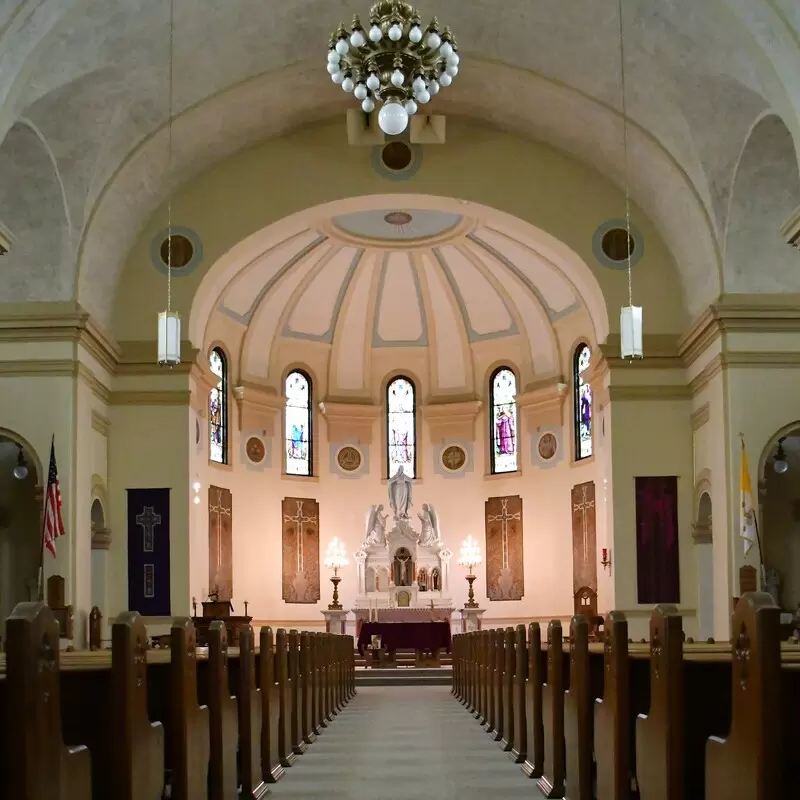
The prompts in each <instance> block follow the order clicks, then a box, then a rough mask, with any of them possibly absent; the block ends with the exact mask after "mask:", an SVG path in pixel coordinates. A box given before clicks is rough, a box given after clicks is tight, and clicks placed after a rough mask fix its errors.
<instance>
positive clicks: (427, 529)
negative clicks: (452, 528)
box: [417, 503, 442, 547]
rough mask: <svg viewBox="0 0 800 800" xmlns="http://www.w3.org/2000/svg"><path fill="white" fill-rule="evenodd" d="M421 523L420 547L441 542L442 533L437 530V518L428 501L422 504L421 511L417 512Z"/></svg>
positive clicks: (431, 545)
mask: <svg viewBox="0 0 800 800" xmlns="http://www.w3.org/2000/svg"><path fill="white" fill-rule="evenodd" d="M417 516H418V517H419V520H420V522H421V523H422V531H421V532H420V535H419V544H420V546H421V547H436V546H437V545H439V544H441V541H442V534H441V531H440V530H439V518H438V516H437V514H436V510H435V509H434V507H433V506H432V505H429V504H428V503H423V504H422V511H421V512H420V513H419V514H417Z"/></svg>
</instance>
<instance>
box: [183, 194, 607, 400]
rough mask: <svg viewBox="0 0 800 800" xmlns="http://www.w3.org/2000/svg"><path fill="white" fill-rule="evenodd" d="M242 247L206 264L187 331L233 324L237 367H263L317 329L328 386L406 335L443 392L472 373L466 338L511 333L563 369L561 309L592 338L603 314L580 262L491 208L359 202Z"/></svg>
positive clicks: (355, 381)
mask: <svg viewBox="0 0 800 800" xmlns="http://www.w3.org/2000/svg"><path fill="white" fill-rule="evenodd" d="M251 240H252V241H251ZM241 249H242V253H241V255H239V256H235V255H234V254H233V253H231V254H228V255H227V256H226V257H225V258H224V259H222V260H221V262H219V263H218V264H215V265H214V267H213V268H212V270H211V271H210V272H209V273H208V274H207V275H206V277H205V279H204V281H203V285H202V286H201V287H200V289H199V292H198V296H199V297H201V298H202V300H201V301H200V303H199V304H198V305H200V306H204V307H205V308H206V309H208V310H209V311H211V309H213V311H211V315H210V316H209V315H208V312H203V311H202V309H196V310H193V313H192V317H191V319H190V325H189V331H188V332H189V335H190V338H193V340H196V341H197V343H198V345H199V346H203V347H208V346H210V344H211V342H212V340H216V339H217V338H218V337H219V336H221V335H224V333H223V332H227V333H228V335H229V336H230V334H232V333H233V330H234V329H238V330H239V331H240V332H241V334H240V335H242V345H241V363H240V364H239V370H240V372H241V375H242V377H243V378H244V379H253V380H256V381H264V380H269V379H271V378H274V377H275V375H274V374H273V373H275V372H277V373H279V372H280V370H281V369H282V368H283V366H284V361H285V359H284V358H282V357H281V351H282V349H283V348H284V346H285V345H288V346H289V349H290V350H291V349H292V343H293V342H294V343H297V342H301V341H302V342H317V343H320V344H324V345H330V349H329V350H328V351H327V352H329V354H330V362H331V363H330V367H329V368H330V372H331V377H332V379H333V380H335V382H336V385H337V386H338V387H339V388H340V389H344V390H356V391H357V390H361V389H363V388H364V387H365V385H366V380H365V375H366V374H367V373H368V371H369V368H370V364H371V362H372V359H373V357H374V351H375V350H382V349H385V348H396V347H414V348H426V349H429V351H430V352H429V359H430V361H431V362H432V365H433V366H434V367H435V374H436V375H437V376H438V377H437V383H438V385H437V389H438V390H441V391H452V390H456V389H459V388H463V387H465V386H467V385H471V383H472V380H473V378H472V361H473V359H472V357H471V356H470V348H471V347H472V346H473V345H478V346H479V347H480V346H481V345H480V344H479V343H481V342H488V341H491V340H497V339H514V340H515V341H517V342H518V343H519V346H520V350H519V352H520V353H521V355H522V358H523V361H524V363H525V364H526V365H530V368H531V371H532V373H533V374H534V375H537V376H540V377H546V376H552V375H557V374H559V373H560V372H561V367H562V364H561V361H562V358H561V352H560V346H559V342H558V337H557V334H556V333H555V329H554V328H555V327H557V324H558V322H559V321H560V320H565V319H567V318H568V317H570V316H572V315H573V314H576V313H578V312H580V311H584V310H586V311H589V316H588V317H587V315H586V314H585V313H584V314H582V315H581V316H580V318H579V321H578V323H577V324H578V325H585V326H587V329H586V330H584V331H583V335H584V336H586V337H588V338H589V339H591V340H594V339H596V338H598V337H603V336H604V335H605V330H604V327H607V325H608V320H607V317H606V316H605V313H604V310H602V309H600V310H598V309H596V308H594V307H595V306H597V297H598V296H599V297H600V302H601V303H602V295H601V294H599V287H598V286H597V284H596V281H594V279H593V277H592V276H591V273H590V272H589V270H588V269H586V270H584V271H583V272H581V271H580V270H577V269H576V268H575V266H574V265H573V264H571V263H568V262H566V261H563V260H562V259H561V258H560V256H559V255H556V254H555V253H554V252H553V251H551V250H549V249H548V247H547V244H546V243H545V242H544V241H538V240H535V239H533V238H530V237H528V236H527V235H525V234H523V233H521V232H520V230H517V229H514V228H511V227H509V226H508V225H507V224H504V223H503V221H502V220H501V219H500V218H498V219H486V220H484V219H483V218H482V217H478V216H476V215H472V214H468V213H464V214H457V213H445V212H443V211H437V210H432V209H421V208H414V207H410V208H405V207H403V208H402V209H400V210H399V209H397V208H388V207H387V208H385V209H369V210H363V211H356V212H354V213H346V214H341V215H337V216H333V217H329V218H324V217H323V218H319V219H316V220H314V221H313V222H311V224H306V222H305V221H299V222H298V223H297V224H292V223H287V224H278V225H276V226H273V230H270V229H266V230H265V232H263V233H261V234H255V235H254V236H253V237H251V239H248V240H246V241H245V242H244V243H242V245H241ZM594 316H597V317H598V318H597V319H594V318H593V317H594ZM231 320H233V321H234V322H235V323H237V324H236V326H235V328H231V322H230V321H231ZM592 328H594V329H592ZM204 329H205V333H202V331H203V330H204ZM574 336H575V330H574V326H573V329H571V331H570V344H571V343H572V337H574ZM292 352H294V353H296V350H292Z"/></svg>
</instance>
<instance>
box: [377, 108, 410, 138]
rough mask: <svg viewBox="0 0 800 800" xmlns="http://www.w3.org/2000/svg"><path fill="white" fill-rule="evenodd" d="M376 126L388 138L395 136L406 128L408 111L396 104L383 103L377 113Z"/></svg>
mask: <svg viewBox="0 0 800 800" xmlns="http://www.w3.org/2000/svg"><path fill="white" fill-rule="evenodd" d="M378 125H380V128H381V130H382V131H383V132H384V133H385V134H387V135H388V136H397V135H398V134H401V133H402V132H403V131H404V130H405V129H406V128H407V127H408V111H406V109H405V108H403V106H402V105H400V103H398V102H390V103H385V104H384V105H383V106H382V107H381V110H380V111H379V112H378Z"/></svg>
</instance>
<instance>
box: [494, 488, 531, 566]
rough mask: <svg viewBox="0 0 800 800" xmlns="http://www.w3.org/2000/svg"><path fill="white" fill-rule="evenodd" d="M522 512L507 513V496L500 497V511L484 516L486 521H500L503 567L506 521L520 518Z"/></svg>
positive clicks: (505, 552)
mask: <svg viewBox="0 0 800 800" xmlns="http://www.w3.org/2000/svg"><path fill="white" fill-rule="evenodd" d="M521 519H522V512H521V511H517V512H516V513H515V514H509V513H508V498H507V497H502V498H501V499H500V513H499V514H489V515H488V516H487V517H486V521H487V522H499V523H500V541H501V544H502V552H503V569H508V523H509V522H513V521H514V520H521Z"/></svg>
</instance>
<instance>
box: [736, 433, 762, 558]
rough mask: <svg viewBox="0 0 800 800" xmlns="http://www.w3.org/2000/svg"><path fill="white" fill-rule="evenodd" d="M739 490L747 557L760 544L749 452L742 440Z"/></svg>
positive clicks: (742, 531)
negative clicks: (748, 459) (748, 461)
mask: <svg viewBox="0 0 800 800" xmlns="http://www.w3.org/2000/svg"><path fill="white" fill-rule="evenodd" d="M739 490H740V494H741V500H742V522H741V525H742V527H741V531H740V535H741V537H742V539H744V554H745V555H747V554H748V553H749V552H750V550H752V548H753V546H754V545H756V544H757V542H758V528H757V522H756V512H755V509H754V508H753V487H752V485H751V483H750V466H749V464H748V463H747V450H745V447H744V439H742V465H741V472H740V475H739Z"/></svg>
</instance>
